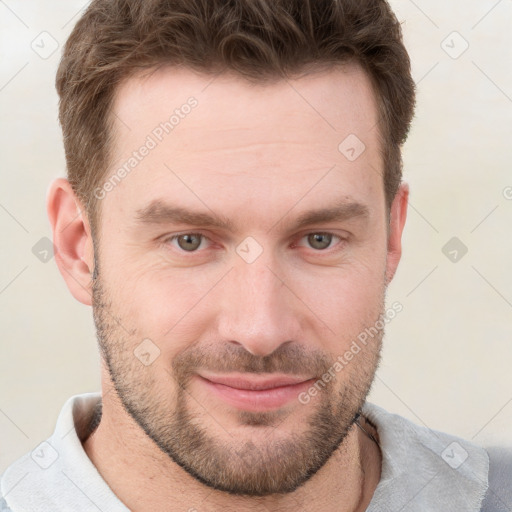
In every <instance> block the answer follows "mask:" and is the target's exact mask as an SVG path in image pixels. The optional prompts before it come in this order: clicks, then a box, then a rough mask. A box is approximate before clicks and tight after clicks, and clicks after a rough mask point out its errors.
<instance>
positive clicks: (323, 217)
mask: <svg viewBox="0 0 512 512" xmlns="http://www.w3.org/2000/svg"><path fill="white" fill-rule="evenodd" d="M369 214H370V211H369V209H368V207H367V206H366V205H364V204H362V203H358V202H354V201H346V200H343V201H340V202H339V203H338V204H335V205H333V206H329V207H325V208H320V209H316V210H308V211H306V212H303V213H301V214H300V215H299V217H298V218H297V219H296V220H295V222H294V223H293V229H299V228H302V227H305V226H309V225H312V224H319V223H324V222H342V221H347V220H350V219H353V218H362V219H367V218H368V217H369ZM286 215H288V213H287V214H285V216H283V218H281V220H279V221H278V222H276V224H274V226H275V225H277V224H280V223H282V222H283V219H284V217H286ZM135 218H136V220H137V222H138V223H139V224H146V225H147V224H172V223H174V224H187V225H189V226H196V227H200V226H201V227H212V228H220V229H224V230H226V231H235V224H234V223H233V222H232V221H231V220H229V219H228V218H226V217H224V216H223V215H219V214H215V213H212V212H200V211H194V210H189V209H187V208H183V207H181V206H174V205H170V204H167V203H165V202H164V201H162V200H160V199H155V200H153V201H152V202H151V203H150V204H149V205H148V206H146V207H145V208H141V209H139V210H137V211H136V216H135ZM274 226H272V228H270V229H273V227H274ZM269 231H270V230H269Z"/></svg>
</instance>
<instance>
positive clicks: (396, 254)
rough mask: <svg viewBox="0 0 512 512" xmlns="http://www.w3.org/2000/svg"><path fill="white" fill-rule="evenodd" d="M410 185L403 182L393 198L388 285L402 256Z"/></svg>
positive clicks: (387, 266)
mask: <svg viewBox="0 0 512 512" xmlns="http://www.w3.org/2000/svg"><path fill="white" fill-rule="evenodd" d="M408 202H409V185H408V184H407V183H402V184H401V185H400V187H399V189H398V191H397V193H396V195H395V198H394V199H393V203H392V205H391V211H390V225H389V236H388V253H387V263H386V285H388V284H389V283H390V282H391V280H392V279H393V277H394V275H395V272H396V269H397V267H398V263H399V262H400V258H401V256H402V233H403V230H404V226H405V220H406V218H407V206H408Z"/></svg>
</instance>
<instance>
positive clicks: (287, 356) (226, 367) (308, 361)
mask: <svg viewBox="0 0 512 512" xmlns="http://www.w3.org/2000/svg"><path fill="white" fill-rule="evenodd" d="M334 361H335V358H333V357H332V356H330V355H328V354H326V353H325V352H323V351H321V350H311V349H307V350H306V349H305V348H304V347H303V346H301V345H299V344H297V343H283V344H282V345H280V346H279V348H277V349H276V350H275V351H274V352H273V353H272V354H268V355H266V356H255V355H254V354H251V353H250V352H248V351H247V350H245V348H243V347H242V346H241V345H235V344H227V345H222V346H219V345H213V344H211V345H206V346H203V347H201V348H199V347H197V346H193V347H189V348H188V349H186V350H185V351H183V352H182V353H181V354H179V355H177V356H176V357H175V358H174V360H173V361H172V368H173V371H174V373H175V375H177V376H179V377H181V378H184V379H186V378H188V377H190V376H191V375H193V374H194V373H197V371H198V370H200V369H202V370H208V371H212V372H218V373H229V372H240V373H256V374H259V373H284V374H291V375H295V374H301V375H302V374H309V375H311V374H314V375H318V376H320V375H322V374H324V373H325V372H326V371H327V370H328V369H329V368H330V366H331V365H332V364H333V362H334Z"/></svg>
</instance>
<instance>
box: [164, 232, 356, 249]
mask: <svg viewBox="0 0 512 512" xmlns="http://www.w3.org/2000/svg"><path fill="white" fill-rule="evenodd" d="M184 235H194V236H197V237H200V238H202V239H203V240H208V241H210V242H212V240H211V239H210V238H209V237H207V236H206V235H205V234H203V233H194V232H185V233H178V234H177V235H172V236H170V237H168V238H166V239H164V240H163V243H164V244H170V243H171V242H173V241H174V240H177V239H178V238H179V237H180V236H184ZM309 235H331V236H332V237H333V238H338V239H339V240H340V242H339V243H343V242H345V241H346V239H345V238H342V237H341V236H340V235H336V234H335V233H331V232H330V231H310V232H308V233H305V234H304V235H302V236H301V237H300V240H302V239H303V238H306V237H308V236H309ZM294 247H295V244H294ZM311 249H312V250H313V251H315V252H317V253H319V254H321V253H330V252H331V251H332V250H333V247H332V246H329V247H326V248H325V249H314V248H311ZM177 250H178V251H179V252H181V253H183V254H187V253H189V254H195V253H198V252H200V251H199V249H196V250H194V251H185V250H183V249H180V248H179V247H178V248H177Z"/></svg>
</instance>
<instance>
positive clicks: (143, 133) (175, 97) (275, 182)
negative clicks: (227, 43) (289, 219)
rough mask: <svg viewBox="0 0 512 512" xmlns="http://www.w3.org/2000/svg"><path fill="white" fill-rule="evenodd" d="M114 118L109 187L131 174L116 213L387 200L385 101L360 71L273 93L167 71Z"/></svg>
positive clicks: (128, 89)
mask: <svg viewBox="0 0 512 512" xmlns="http://www.w3.org/2000/svg"><path fill="white" fill-rule="evenodd" d="M113 114H114V117H113V119H114V138H115V142H114V148H113V149H114V150H113V154H114V159H113V162H112V166H111V168H110V169H109V172H108V173H107V175H106V177H105V179H106V180H108V179H109V177H115V176H114V175H115V174H116V172H117V171H118V170H119V169H121V168H122V167H124V168H125V171H127V172H122V173H121V174H122V175H123V177H122V179H116V180H115V181H116V183H115V187H113V190H112V192H110V193H109V194H108V197H107V200H106V201H105V203H112V204H114V203H115V204H116V205H117V207H119V208H125V209H126V208H128V205H130V206H129V207H130V209H131V210H133V211H140V209H141V208H144V207H145V206H146V205H147V204H149V203H150V202H151V201H153V200H155V199H165V198H169V199H171V200H178V199H179V200H180V201H182V204H183V203H188V204H189V205H192V203H194V205H196V206H197V205H201V202H203V203H204V202H208V201H209V204H208V207H209V208H210V209H215V207H218V208H220V209H222V210H224V211H225V210H226V207H225V205H227V204H231V205H233V211H237V210H236V207H237V206H238V207H240V206H245V208H247V204H248V203H247V201H248V200H251V198H255V197H257V198H258V200H259V201H260V205H259V206H260V209H263V210H264V211H265V208H268V209H267V210H266V211H272V209H273V208H274V207H275V206H276V205H275V204H274V203H277V202H279V203H280V204H281V207H282V208H285V207H286V206H287V205H288V206H290V205H292V204H294V203H297V202H298V201H299V200H301V197H302V196H304V202H303V204H304V207H306V206H308V207H311V206H312V205H314V204H315V203H318V201H322V198H325V199H327V198H328V197H332V199H333V202H336V200H337V199H339V198H340V197H343V196H350V197H354V198H355V199H357V200H359V202H361V199H364V197H365V196H368V195H370V196H371V195H372V193H373V194H374V196H375V197H373V198H371V197H370V198H369V199H370V200H373V201H375V200H379V195H380V194H379V190H381V189H382V177H381V174H382V171H381V166H382V162H381V156H380V148H379V142H378V130H377V120H378V109H377V102H376V97H375V94H374V91H373V88H372V86H371V82H370V79H369V78H368V76H367V75H366V73H365V72H364V71H363V70H362V69H361V68H360V67H359V66H357V65H355V64H347V65H345V66H343V67H337V68H334V69H332V70H330V71H323V72H321V73H312V74H310V75H307V76H303V77H300V78H297V79H294V80H291V79H289V80H284V79H283V80H277V81H275V82H272V83H268V84H264V85H262V84H253V83H250V82H248V81H246V80H244V79H243V78H240V77H238V76H236V75H233V74H219V75H216V76H215V75H205V74H200V73H196V72H193V71H191V70H189V69H184V68H176V67H164V68H161V69H159V70H157V71H154V72H152V73H149V74H147V73H146V74H144V75H139V76H134V77H131V78H130V79H128V80H126V81H125V82H124V83H123V84H122V85H121V86H120V87H119V89H118V90H117V93H116V97H115V101H114V104H113ZM144 147H146V149H144ZM147 148H149V149H147ZM360 152H361V154H360V156H359V157H358V154H359V153H360ZM141 153H144V155H143V156H141ZM354 156H355V157H357V158H354ZM130 160H131V164H133V165H126V164H127V163H128V162H129V161H130ZM304 194H306V195H307V197H306V196H305V195H304ZM358 195H359V197H357V196H358ZM198 201H199V202H198ZM301 201H302V200H301ZM265 202H268V204H265ZM308 203H309V204H308ZM203 206H204V204H203ZM281 213H282V212H281Z"/></svg>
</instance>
